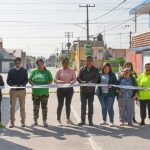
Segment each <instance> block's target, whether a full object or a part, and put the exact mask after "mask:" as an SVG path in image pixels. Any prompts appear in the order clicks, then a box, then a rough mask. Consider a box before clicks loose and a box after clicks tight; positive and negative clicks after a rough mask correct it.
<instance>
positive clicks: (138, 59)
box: [126, 50, 142, 73]
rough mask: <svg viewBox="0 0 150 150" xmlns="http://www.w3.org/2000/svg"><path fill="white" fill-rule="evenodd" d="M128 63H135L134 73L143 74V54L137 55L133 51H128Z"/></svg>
mask: <svg viewBox="0 0 150 150" xmlns="http://www.w3.org/2000/svg"><path fill="white" fill-rule="evenodd" d="M126 59H127V61H130V62H132V63H133V68H134V71H136V72H137V73H141V72H142V53H135V52H133V51H131V50H128V51H127V54H126Z"/></svg>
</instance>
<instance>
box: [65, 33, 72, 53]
mask: <svg viewBox="0 0 150 150" xmlns="http://www.w3.org/2000/svg"><path fill="white" fill-rule="evenodd" d="M65 37H66V38H67V39H68V43H67V47H68V51H69V49H70V47H71V43H70V38H73V32H65Z"/></svg>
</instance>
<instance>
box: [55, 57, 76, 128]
mask: <svg viewBox="0 0 150 150" xmlns="http://www.w3.org/2000/svg"><path fill="white" fill-rule="evenodd" d="M54 82H55V83H56V84H69V85H70V84H74V83H75V82H76V74H75V71H74V70H73V69H71V68H70V67H69V59H68V58H63V59H62V68H60V69H58V71H57V73H56V76H55V79H54ZM73 93H74V90H73V87H63V88H59V87H58V88H57V99H58V107H57V121H58V126H63V124H62V122H61V112H62V108H63V105H64V100H66V102H65V105H66V117H67V121H66V123H67V124H71V125H73V124H74V123H73V122H72V121H71V119H70V112H71V101H72V96H73Z"/></svg>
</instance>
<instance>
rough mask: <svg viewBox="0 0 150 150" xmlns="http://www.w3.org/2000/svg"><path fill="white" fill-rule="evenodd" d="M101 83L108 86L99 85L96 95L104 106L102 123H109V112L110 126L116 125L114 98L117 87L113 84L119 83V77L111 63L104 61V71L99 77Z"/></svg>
mask: <svg viewBox="0 0 150 150" xmlns="http://www.w3.org/2000/svg"><path fill="white" fill-rule="evenodd" d="M99 83H100V84H105V85H106V86H102V87H98V88H97V90H96V95H97V96H98V99H99V101H100V104H101V107H102V118H103V121H102V123H101V124H100V125H106V124H107V112H108V114H109V118H110V126H111V127H113V126H114V109H113V105H114V100H115V96H116V94H117V93H116V88H115V87H114V86H112V84H114V85H117V78H116V75H115V73H113V72H112V68H111V65H110V64H109V63H104V64H103V67H102V73H101V75H100V77H99Z"/></svg>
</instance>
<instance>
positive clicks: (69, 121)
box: [66, 119, 74, 125]
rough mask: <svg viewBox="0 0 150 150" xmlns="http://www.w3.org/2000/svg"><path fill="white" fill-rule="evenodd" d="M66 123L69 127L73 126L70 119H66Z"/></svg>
mask: <svg viewBox="0 0 150 150" xmlns="http://www.w3.org/2000/svg"><path fill="white" fill-rule="evenodd" d="M66 123H67V124H70V125H74V123H73V122H72V121H71V120H70V119H68V120H67V121H66Z"/></svg>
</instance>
